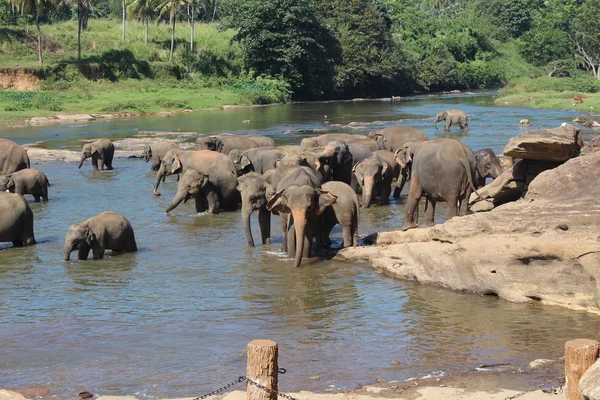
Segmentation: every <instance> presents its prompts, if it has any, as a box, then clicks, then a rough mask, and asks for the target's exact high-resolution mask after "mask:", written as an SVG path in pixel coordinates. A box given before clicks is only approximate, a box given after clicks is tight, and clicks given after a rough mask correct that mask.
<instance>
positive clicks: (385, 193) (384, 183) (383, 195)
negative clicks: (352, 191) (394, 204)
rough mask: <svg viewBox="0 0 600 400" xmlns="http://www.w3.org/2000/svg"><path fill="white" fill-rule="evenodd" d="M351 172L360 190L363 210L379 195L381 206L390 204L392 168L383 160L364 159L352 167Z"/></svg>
mask: <svg viewBox="0 0 600 400" xmlns="http://www.w3.org/2000/svg"><path fill="white" fill-rule="evenodd" d="M390 155H392V153H390ZM392 157H393V155H392ZM352 172H354V176H355V177H356V180H357V181H358V185H359V186H360V187H361V189H362V206H363V207H364V208H369V207H370V206H371V202H372V200H373V198H374V197H375V196H376V195H379V199H380V204H381V205H386V204H389V203H390V193H391V191H392V180H393V179H394V171H393V167H392V166H391V165H389V164H388V163H387V162H386V161H385V160H384V159H383V158H380V157H378V156H377V155H372V156H371V157H368V158H365V159H364V160H362V161H359V162H358V163H356V164H355V165H354V167H353V168H352Z"/></svg>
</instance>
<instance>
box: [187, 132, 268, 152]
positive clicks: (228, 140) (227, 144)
mask: <svg viewBox="0 0 600 400" xmlns="http://www.w3.org/2000/svg"><path fill="white" fill-rule="evenodd" d="M273 146H275V141H274V140H273V139H271V138H269V137H266V136H237V135H229V134H227V135H213V136H204V137H200V138H198V139H196V148H197V149H198V150H212V151H216V152H219V153H223V154H225V155H229V153H231V150H234V149H237V150H248V149H253V148H256V147H273Z"/></svg>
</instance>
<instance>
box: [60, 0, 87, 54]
mask: <svg viewBox="0 0 600 400" xmlns="http://www.w3.org/2000/svg"><path fill="white" fill-rule="evenodd" d="M66 3H67V4H69V5H73V4H76V5H77V60H78V61H79V60H81V31H82V30H86V29H87V21H88V18H89V16H90V14H91V13H92V7H93V4H92V0H66Z"/></svg>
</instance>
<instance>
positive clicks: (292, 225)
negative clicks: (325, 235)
mask: <svg viewBox="0 0 600 400" xmlns="http://www.w3.org/2000/svg"><path fill="white" fill-rule="evenodd" d="M335 201H336V196H334V195H332V194H331V193H329V192H326V191H324V190H321V183H320V182H319V179H318V178H317V177H316V176H315V174H314V173H313V172H312V171H311V170H310V169H309V168H307V167H299V168H298V169H297V170H295V171H292V172H291V173H289V174H288V175H287V176H285V177H284V178H283V179H282V180H281V181H280V182H279V184H278V185H277V189H276V191H275V194H274V195H273V197H271V199H269V201H268V202H267V210H268V211H273V210H274V211H277V212H279V213H286V214H288V219H287V226H286V230H285V231H284V235H283V236H284V237H283V240H284V242H286V243H287V253H288V255H289V256H290V257H294V264H293V265H294V267H298V266H300V263H301V262H302V257H310V255H311V244H312V240H313V238H314V237H315V235H316V234H317V229H318V228H319V224H320V221H319V219H318V217H319V216H320V215H321V214H323V212H324V211H325V209H326V208H327V207H329V206H331V205H333V204H335Z"/></svg>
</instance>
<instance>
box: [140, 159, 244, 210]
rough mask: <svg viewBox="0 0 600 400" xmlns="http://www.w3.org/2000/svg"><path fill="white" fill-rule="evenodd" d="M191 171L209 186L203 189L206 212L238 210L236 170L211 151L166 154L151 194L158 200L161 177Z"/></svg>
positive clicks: (229, 162) (227, 161)
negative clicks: (206, 203)
mask: <svg viewBox="0 0 600 400" xmlns="http://www.w3.org/2000/svg"><path fill="white" fill-rule="evenodd" d="M190 169H191V170H194V171H196V172H199V173H202V174H205V175H208V177H209V184H207V186H206V187H205V189H204V194H205V197H206V201H207V202H208V209H209V212H211V213H217V212H218V210H219V209H233V210H235V209H237V206H238V199H239V194H238V192H237V190H236V187H237V178H236V171H235V166H234V165H233V162H232V161H231V160H230V159H229V157H227V156H226V155H225V154H222V153H217V152H215V151H211V150H180V149H171V150H169V151H168V152H167V154H165V158H164V159H163V161H162V163H161V165H160V168H159V170H158V171H157V172H156V178H155V179H154V189H153V190H152V193H153V194H154V195H155V196H160V193H158V192H157V189H158V186H159V185H160V180H161V178H163V177H164V176H166V175H171V174H184V173H185V172H186V171H187V170H190Z"/></svg>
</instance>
